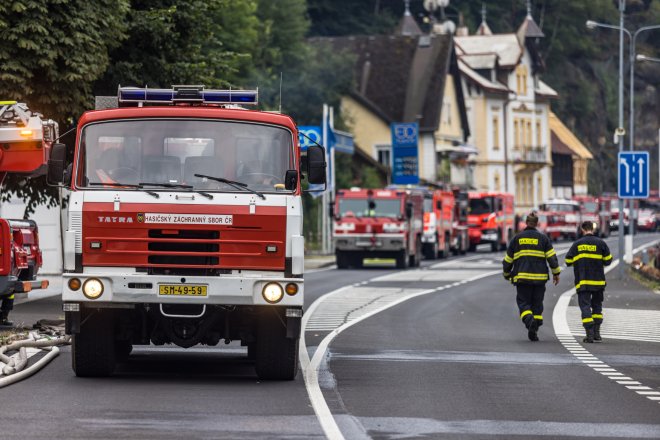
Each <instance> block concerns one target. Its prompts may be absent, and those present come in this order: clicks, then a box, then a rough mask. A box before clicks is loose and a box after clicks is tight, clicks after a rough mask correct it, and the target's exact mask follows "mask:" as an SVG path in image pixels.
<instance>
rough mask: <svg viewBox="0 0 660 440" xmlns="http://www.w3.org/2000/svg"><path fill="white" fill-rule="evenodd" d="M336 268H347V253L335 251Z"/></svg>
mask: <svg viewBox="0 0 660 440" xmlns="http://www.w3.org/2000/svg"><path fill="white" fill-rule="evenodd" d="M336 259H337V269H348V255H347V253H346V252H342V251H337V253H336Z"/></svg>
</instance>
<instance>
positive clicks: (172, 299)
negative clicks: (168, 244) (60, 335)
mask: <svg viewBox="0 0 660 440" xmlns="http://www.w3.org/2000/svg"><path fill="white" fill-rule="evenodd" d="M71 278H78V279H79V280H80V281H81V282H82V283H84V282H85V280H87V279H89V278H96V279H98V280H100V281H101V282H102V283H103V294H102V295H101V296H100V297H99V298H97V299H94V300H91V299H89V298H87V297H86V296H85V295H83V291H82V288H80V289H78V290H76V291H73V290H71V289H69V280H70V279H71ZM62 281H63V282H62V301H64V302H80V303H86V304H87V305H90V306H91V305H92V304H95V303H96V304H99V305H102V304H103V303H114V304H142V303H155V304H217V305H250V306H254V305H260V306H270V305H275V306H302V305H303V301H304V282H303V279H302V278H284V277H278V276H275V275H271V274H268V275H265V274H259V273H250V272H249V271H242V273H241V274H240V275H238V274H231V275H221V276H217V277H204V276H182V275H176V276H175V275H169V276H167V275H146V274H142V273H134V272H133V273H129V272H127V273H121V274H120V273H115V272H103V271H101V270H99V271H86V272H85V273H81V274H77V273H65V274H63V275H62ZM273 282H275V283H279V284H280V285H281V286H282V288H283V289H284V287H285V285H286V284H287V283H296V284H297V285H298V293H296V294H295V295H293V296H291V295H288V294H286V293H285V294H284V297H283V298H282V300H281V301H279V302H278V303H276V304H269V303H268V302H266V300H265V299H264V298H263V296H262V291H263V288H264V286H265V285H266V284H268V283H273ZM164 284H167V285H202V286H206V287H207V288H206V291H207V295H206V296H183V295H160V294H159V286H160V285H164Z"/></svg>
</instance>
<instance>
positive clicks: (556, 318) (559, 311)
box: [552, 240, 660, 401]
mask: <svg viewBox="0 0 660 440" xmlns="http://www.w3.org/2000/svg"><path fill="white" fill-rule="evenodd" d="M658 242H660V240H655V241H652V242H651V243H647V244H645V245H643V246H640V247H638V248H637V249H634V250H633V254H636V253H638V252H640V251H642V250H644V249H646V248H648V247H651V246H654V245H655V244H657V243H658ZM618 265H619V260H618V259H617V260H615V261H614V262H613V263H612V264H611V265H610V266H609V267H607V268H606V269H605V273H609V272H610V271H612V270H614V268H615V267H617V266H618ZM573 295H575V289H570V290H567V291H566V292H564V293H562V294H561V296H560V297H559V299H558V300H557V304H556V305H555V309H554V310H553V312H552V325H553V327H554V329H555V335H556V336H557V338H558V339H559V340H560V341H561V342H562V345H564V347H566V348H567V350H568V351H569V352H570V353H571V354H573V355H574V356H575V357H577V358H578V359H581V360H582V362H583V363H585V364H587V365H588V366H589V367H591V368H592V369H593V370H594V371H596V372H598V373H600V374H602V375H603V376H606V377H609V378H610V379H613V380H616V381H617V383H618V384H621V385H623V386H625V387H626V388H627V389H629V390H632V391H635V392H636V393H637V394H638V395H640V396H643V397H646V398H647V399H649V400H652V401H660V396H656V395H648V394H645V393H647V392H648V391H649V390H651V388H650V387H647V386H644V385H641V382H638V381H635V380H634V379H633V378H631V377H628V376H624V375H623V374H622V373H619V372H618V371H616V369H614V368H604V367H606V364H604V363H603V362H601V361H598V360H595V361H594V360H585V356H584V355H583V353H584V352H585V351H586V352H587V353H588V351H587V350H586V349H585V350H580V351H579V353H578V352H575V351H576V350H571V348H569V347H574V346H575V345H574V344H575V337H574V336H573V335H574V334H576V331H575V330H574V329H573V330H572V329H571V326H569V324H568V321H567V319H568V315H569V309H570V307H569V306H568V305H569V303H570V301H571V297H572V296H573ZM606 313H607V312H606ZM637 316H639V313H637ZM645 316H646V315H645ZM637 319H639V318H637ZM574 320H577V318H574ZM578 322H579V321H578ZM608 323H609V321H608ZM634 323H635V325H638V324H639V322H638V321H634ZM636 340H639V339H636ZM657 342H660V341H657ZM593 359H598V358H597V357H596V356H593ZM632 383H634V385H633V384H632Z"/></svg>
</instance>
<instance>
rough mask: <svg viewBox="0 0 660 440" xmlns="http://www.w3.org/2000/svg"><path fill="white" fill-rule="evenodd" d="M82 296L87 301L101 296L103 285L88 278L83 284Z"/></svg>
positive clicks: (96, 280)
mask: <svg viewBox="0 0 660 440" xmlns="http://www.w3.org/2000/svg"><path fill="white" fill-rule="evenodd" d="M83 294H84V295H85V296H86V297H87V298H89V299H96V298H98V297H99V296H101V295H103V283H102V282H101V280H98V279H96V278H90V279H88V280H87V281H85V282H84V283H83Z"/></svg>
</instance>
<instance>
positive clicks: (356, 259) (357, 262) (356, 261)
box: [349, 252, 364, 269]
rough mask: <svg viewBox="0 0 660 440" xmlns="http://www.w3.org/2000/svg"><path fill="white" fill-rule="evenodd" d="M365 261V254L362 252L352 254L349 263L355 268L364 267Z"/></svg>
mask: <svg viewBox="0 0 660 440" xmlns="http://www.w3.org/2000/svg"><path fill="white" fill-rule="evenodd" d="M363 263H364V255H363V254H362V253H361V252H359V253H356V254H355V255H352V256H351V258H350V261H349V265H350V266H353V267H354V268H355V269H362V266H363V265H364V264H363Z"/></svg>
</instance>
